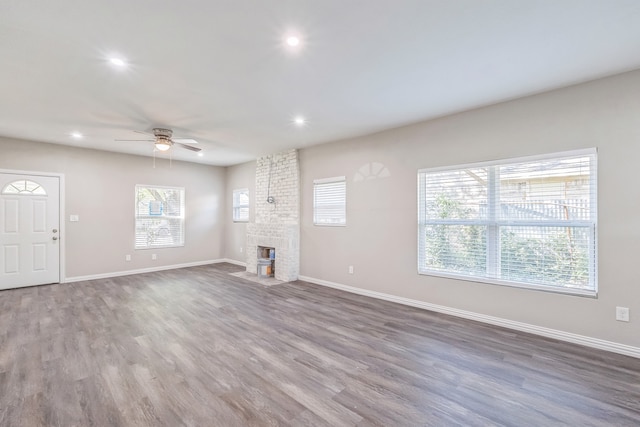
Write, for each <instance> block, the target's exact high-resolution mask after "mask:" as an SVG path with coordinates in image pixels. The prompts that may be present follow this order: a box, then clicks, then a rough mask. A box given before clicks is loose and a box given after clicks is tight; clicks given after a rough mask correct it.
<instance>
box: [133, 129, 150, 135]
mask: <svg viewBox="0 0 640 427" xmlns="http://www.w3.org/2000/svg"><path fill="white" fill-rule="evenodd" d="M133 132H135V133H141V134H143V135H151V136H153V134H152V133H149V132H144V131H141V130H134V131H133Z"/></svg>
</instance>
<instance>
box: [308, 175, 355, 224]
mask: <svg viewBox="0 0 640 427" xmlns="http://www.w3.org/2000/svg"><path fill="white" fill-rule="evenodd" d="M327 189H331V190H332V191H334V194H333V197H334V199H335V200H333V201H332V202H333V203H329V202H330V201H329V200H327V194H323V195H322V197H321V190H325V191H326V190H327ZM330 205H333V206H334V210H336V211H339V213H338V215H334V216H330V215H326V214H323V213H322V208H326V207H327V206H330ZM313 225H317V226H321V227H345V226H346V225H347V179H346V177H344V176H336V177H332V178H323V179H314V180H313Z"/></svg>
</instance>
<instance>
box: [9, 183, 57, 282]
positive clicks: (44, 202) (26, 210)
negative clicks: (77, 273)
mask: <svg viewBox="0 0 640 427" xmlns="http://www.w3.org/2000/svg"><path fill="white" fill-rule="evenodd" d="M60 237H61V236H60V178H59V177H55V176H39V175H19V174H9V173H0V289H9V288H19V287H23V286H33V285H43V284H46V283H58V282H60Z"/></svg>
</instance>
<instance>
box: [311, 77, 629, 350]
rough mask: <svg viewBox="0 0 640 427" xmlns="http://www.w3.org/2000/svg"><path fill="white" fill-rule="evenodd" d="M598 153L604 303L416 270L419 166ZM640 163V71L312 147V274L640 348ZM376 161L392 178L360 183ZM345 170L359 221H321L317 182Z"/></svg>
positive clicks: (350, 205)
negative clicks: (618, 313) (621, 314)
mask: <svg viewBox="0 0 640 427" xmlns="http://www.w3.org/2000/svg"><path fill="white" fill-rule="evenodd" d="M389 108H393V107H392V106H390V107H389ZM587 147H597V148H598V152H599V157H598V162H599V163H598V168H599V170H598V177H599V179H598V181H599V182H598V185H599V191H598V201H599V225H598V227H599V228H598V232H599V245H598V246H599V297H598V298H597V299H592V298H585V297H577V296H567V295H560V294H553V293H546V292H541V291H533V290H524V289H516V288H509V287H502V286H497V285H489V284H481V283H475V282H467V281H461V280H453V279H445V278H439V277H429V276H421V275H418V274H417V273H416V271H417V266H416V259H417V213H416V209H417V206H416V205H417V203H416V191H417V188H416V173H417V170H418V169H419V168H426V167H434V166H442V165H455V164H461V163H468V162H479V161H485V160H492V159H501V158H510V157H519V156H526V155H534V154H541V153H553V152H559V151H565V150H573V149H579V148H587ZM638 159H640V72H632V73H627V74H623V75H619V76H616V77H612V78H607V79H602V80H598V81H595V82H591V83H587V84H582V85H578V86H573V87H570V88H566V89H562V90H557V91H553V92H549V93H545V94H541V95H537V96H531V97H528V98H523V99H520V100H515V101H512V102H507V103H502V104H498V105H493V106H489V107H486V108H481V109H477V110H473V111H469V112H465V113H461V114H457V115H453V116H448V117H444V118H441V119H437V120H432V121H427V122H423V123H419V124H415V125H411V126H406V127H402V128H398V129H394V130H390V131H386V132H382V133H378V134H375V135H370V136H366V137H361V138H356V139H351V140H346V141H339V142H335V143H330V144H325V145H320V146H316V147H311V148H306V149H303V150H300V170H301V193H302V200H301V206H302V217H301V219H302V223H301V232H302V234H301V267H300V274H301V275H303V276H308V277H312V278H316V279H322V280H326V281H331V282H336V283H340V284H344V285H349V286H353V287H357V288H363V289H367V290H371V291H378V292H383V293H387V294H392V295H396V296H400V297H405V298H411V299H415V300H419V301H424V302H429V303H432V304H438V305H442V306H447V307H451V308H456V309H460V310H467V311H471V312H475V313H480V314H485V315H490V316H496V317H500V318H504V319H509V320H513V321H519V322H524V323H528V324H532V325H537V326H542V327H547V328H552V329H557V330H561V331H565V332H571V333H575V334H580V335H586V336H590V337H593V338H599V339H604V340H610V341H614V342H618V343H622V344H627V345H631V346H640V334H638V327H637V325H638V320H637V319H640V275H639V274H638V268H637V264H636V262H637V261H636V260H635V257H636V256H637V254H639V253H640V222H639V221H638V217H639V216H640V186H639V185H637V184H638V181H639V179H638V167H637V162H638ZM371 163H380V164H383V165H384V166H385V167H386V168H387V169H388V173H389V176H388V177H383V178H376V177H374V176H372V177H370V178H371V179H364V180H360V181H356V180H355V178H356V177H357V176H358V175H357V174H358V171H361V172H362V171H365V172H366V168H367V165H369V164H371ZM340 175H346V176H347V226H346V227H316V226H313V224H312V200H313V193H312V188H313V180H314V179H317V178H325V177H332V176H340ZM349 265H353V266H354V274H353V275H351V274H348V266H349ZM616 305H621V306H626V307H630V309H631V322H629V323H622V322H617V321H616V320H615V306H616Z"/></svg>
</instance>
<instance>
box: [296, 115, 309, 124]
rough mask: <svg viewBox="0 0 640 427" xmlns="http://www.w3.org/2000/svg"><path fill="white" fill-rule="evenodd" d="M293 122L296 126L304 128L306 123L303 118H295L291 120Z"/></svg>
mask: <svg viewBox="0 0 640 427" xmlns="http://www.w3.org/2000/svg"><path fill="white" fill-rule="evenodd" d="M293 122H294V123H295V124H296V125H298V126H304V124H305V123H307V121H306V120H305V118H304V117H302V116H298V117H296V118H295V119H293Z"/></svg>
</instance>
